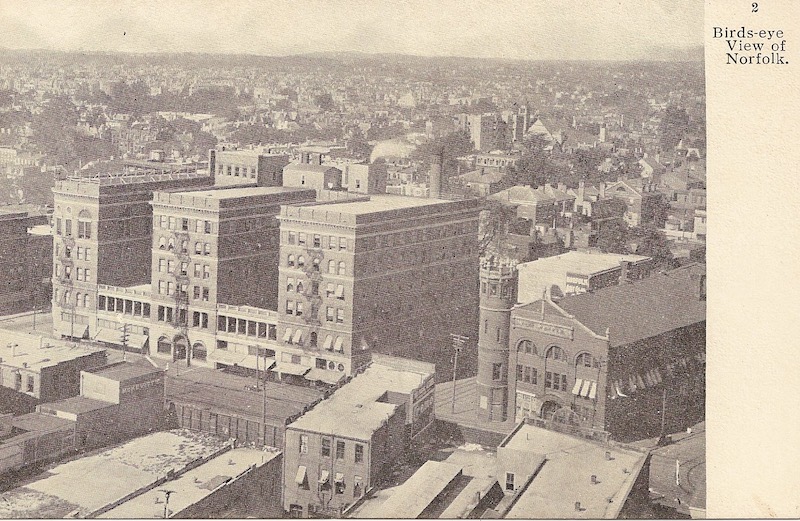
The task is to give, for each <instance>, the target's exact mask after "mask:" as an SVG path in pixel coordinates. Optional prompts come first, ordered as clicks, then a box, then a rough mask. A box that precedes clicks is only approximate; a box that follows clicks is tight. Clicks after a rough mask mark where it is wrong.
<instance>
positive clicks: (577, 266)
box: [517, 251, 650, 275]
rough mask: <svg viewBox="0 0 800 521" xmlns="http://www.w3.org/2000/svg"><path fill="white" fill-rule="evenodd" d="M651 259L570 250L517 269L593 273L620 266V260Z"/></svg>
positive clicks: (525, 263)
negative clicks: (555, 269) (554, 269)
mask: <svg viewBox="0 0 800 521" xmlns="http://www.w3.org/2000/svg"><path fill="white" fill-rule="evenodd" d="M649 259H650V257H645V256H643V255H628V254H619V253H592V252H585V251H568V252H566V253H562V254H561V255H554V256H552V257H543V258H541V259H537V260H535V261H530V262H523V263H520V264H517V269H518V270H520V271H526V270H538V269H553V268H557V269H559V270H565V271H571V272H575V273H580V274H586V275H591V274H594V273H598V272H602V271H606V270H609V269H612V268H618V267H619V266H620V262H623V261H625V262H633V263H636V262H641V261H646V260H649Z"/></svg>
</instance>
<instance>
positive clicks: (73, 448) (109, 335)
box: [0, 0, 756, 519]
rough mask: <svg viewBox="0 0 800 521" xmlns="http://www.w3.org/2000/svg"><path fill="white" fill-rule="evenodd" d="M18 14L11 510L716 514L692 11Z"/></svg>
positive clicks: (7, 391)
mask: <svg viewBox="0 0 800 521" xmlns="http://www.w3.org/2000/svg"><path fill="white" fill-rule="evenodd" d="M748 5H749V3H748ZM753 5H756V4H753ZM0 27H2V32H0V518H5V519H15V518H16V519H42V518H117V519H158V518H172V517H174V518H194V519H203V518H365V519H385V518H401V519H402V518H408V519H414V518H425V519H432V518H443V519H460V518H509V519H583V518H587V519H617V518H619V519H689V518H705V517H706V313H707V312H706V235H707V234H706V220H707V199H706V169H707V165H706V161H707V150H708V146H707V140H706V73H705V60H706V58H705V56H706V55H705V48H704V36H705V33H704V31H705V28H704V2H701V1H698V0H680V1H667V0H640V1H634V0H624V1H620V2H613V3H612V2H599V1H588V0H571V1H567V2H544V1H528V2H524V1H516V0H509V1H505V0H503V1H499V2H489V1H479V0H476V1H468V2H460V1H455V0H441V1H435V2H433V1H421V0H413V1H408V2H399V1H384V0H379V1H364V0H331V1H317V0H301V1H297V2H288V1H279V0H263V1H214V2H212V1H203V0H179V1H175V2H154V1H122V2H107V1H98V0H90V1H85V2H84V1H77V0H74V1H73V0H63V1H53V2H22V1H17V0H10V1H7V2H3V3H2V4H0ZM717 58H718V57H715V59H717ZM719 59H722V58H719ZM709 517H711V516H709Z"/></svg>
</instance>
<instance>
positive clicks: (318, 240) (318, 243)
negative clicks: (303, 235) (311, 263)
mask: <svg viewBox="0 0 800 521" xmlns="http://www.w3.org/2000/svg"><path fill="white" fill-rule="evenodd" d="M313 244H314V247H315V248H320V247H322V236H320V235H319V234H316V233H315V234H314V243H313Z"/></svg>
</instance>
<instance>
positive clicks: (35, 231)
mask: <svg viewBox="0 0 800 521" xmlns="http://www.w3.org/2000/svg"><path fill="white" fill-rule="evenodd" d="M28 233H29V234H31V235H37V236H40V237H45V236H49V235H53V229H52V228H50V225H49V224H37V225H36V226H31V227H30V228H28Z"/></svg>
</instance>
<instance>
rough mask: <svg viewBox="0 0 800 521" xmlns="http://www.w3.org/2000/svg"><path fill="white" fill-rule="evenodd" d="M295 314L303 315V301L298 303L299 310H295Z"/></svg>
mask: <svg viewBox="0 0 800 521" xmlns="http://www.w3.org/2000/svg"><path fill="white" fill-rule="evenodd" d="M295 315H297V316H298V317H300V316H303V303H302V302H298V303H297V311H296V312H295Z"/></svg>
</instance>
